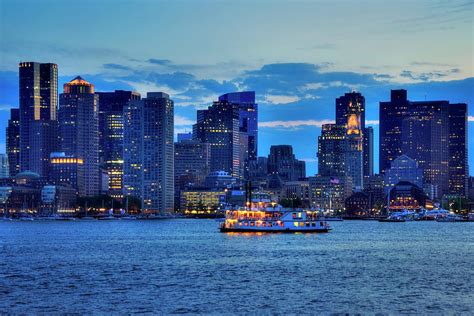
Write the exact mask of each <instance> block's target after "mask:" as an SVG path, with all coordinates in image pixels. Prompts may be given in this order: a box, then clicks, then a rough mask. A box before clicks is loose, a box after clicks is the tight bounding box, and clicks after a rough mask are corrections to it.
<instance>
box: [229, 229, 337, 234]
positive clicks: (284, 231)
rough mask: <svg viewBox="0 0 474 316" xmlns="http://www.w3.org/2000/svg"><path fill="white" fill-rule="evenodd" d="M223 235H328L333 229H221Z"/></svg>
mask: <svg viewBox="0 0 474 316" xmlns="http://www.w3.org/2000/svg"><path fill="white" fill-rule="evenodd" d="M220 230H221V233H290V234H291V233H328V232H329V231H330V230H331V228H310V229H291V228H286V229H248V228H227V227H221V228H220Z"/></svg>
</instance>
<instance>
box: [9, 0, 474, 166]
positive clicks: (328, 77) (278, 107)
mask: <svg viewBox="0 0 474 316" xmlns="http://www.w3.org/2000/svg"><path fill="white" fill-rule="evenodd" d="M385 2H386V1H371V0H362V1H349V0H346V1H340V0H335V1H278V0H276V1H255V0H254V1H224V0H222V1H151V0H150V1H120V0H119V1H97V0H96V1H89V0H83V1H76V2H69V1H59V0H58V1H51V0H43V1H22V0H14V1H13V0H0V148H1V149H0V150H4V144H3V143H4V138H5V137H4V130H5V126H6V123H7V122H6V121H7V119H8V109H9V108H11V107H16V106H17V105H18V91H17V90H18V77H17V71H18V69H17V64H18V62H19V61H21V60H22V61H25V60H33V61H40V62H55V63H57V64H58V65H59V73H60V79H59V80H60V84H61V86H62V83H64V82H66V81H68V80H70V79H72V78H73V77H74V76H76V75H81V76H83V77H84V78H85V79H87V80H89V81H90V82H92V83H94V84H95V85H96V90H98V91H108V90H113V89H133V90H137V91H139V92H141V93H145V92H146V91H165V92H168V93H169V94H170V95H171V97H172V98H173V99H174V100H175V104H176V110H175V114H176V131H185V130H190V128H191V125H192V123H193V122H194V120H195V111H196V109H198V108H203V107H205V106H207V105H209V104H210V103H211V102H212V100H215V99H216V98H217V97H218V95H220V94H223V93H226V92H230V91H237V90H255V91H256V93H257V98H258V102H259V105H260V113H259V120H260V130H259V137H260V142H259V154H260V155H265V154H267V153H268V151H269V147H270V145H272V144H291V145H293V146H294V149H295V152H296V154H297V156H298V157H299V158H301V159H305V160H306V161H307V173H308V175H312V174H314V173H316V171H317V160H316V142H317V137H318V135H319V134H320V126H321V124H322V123H324V122H329V121H331V120H333V118H334V103H335V98H336V97H338V96H340V95H342V94H344V93H345V92H348V91H350V90H353V89H355V90H358V91H360V92H361V93H362V94H363V95H364V96H365V97H366V102H367V119H368V120H369V125H372V126H374V128H375V131H376V152H377V149H378V102H379V101H384V100H388V98H389V95H390V89H398V88H405V89H407V90H408V93H409V98H410V99H412V100H424V99H427V100H435V99H447V100H450V101H451V102H467V103H468V104H469V112H470V113H471V118H470V119H471V122H470V123H469V127H470V131H469V132H470V135H469V136H470V139H474V128H473V126H474V116H472V115H474V57H473V56H474V51H473V43H474V18H473V16H474V1H472V0H460V1H422V0H419V1H390V2H388V3H385ZM60 92H61V91H60ZM469 147H470V148H469V150H470V153H471V154H470V155H469V159H470V165H471V166H474V158H473V157H474V155H473V154H472V153H473V152H474V142H472V141H471V142H470V143H469ZM375 158H376V159H375V160H376V162H377V163H376V169H378V161H377V160H378V155H377V154H376V157H375ZM473 168H474V167H472V168H471V174H473V173H474V172H473V171H472V170H473Z"/></svg>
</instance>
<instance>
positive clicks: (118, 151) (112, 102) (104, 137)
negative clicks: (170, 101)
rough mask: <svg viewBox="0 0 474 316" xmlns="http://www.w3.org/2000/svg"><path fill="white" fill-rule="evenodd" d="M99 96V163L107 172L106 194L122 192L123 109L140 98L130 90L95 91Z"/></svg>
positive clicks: (119, 194)
mask: <svg viewBox="0 0 474 316" xmlns="http://www.w3.org/2000/svg"><path fill="white" fill-rule="evenodd" d="M95 94H96V95H98V96H99V164H100V167H101V168H102V169H103V170H104V171H105V172H106V173H107V177H108V181H109V183H108V194H109V195H110V196H112V197H115V198H120V197H122V194H123V179H122V178H123V132H124V130H123V119H124V118H123V110H124V108H125V107H126V106H127V104H128V103H129V102H130V101H134V100H140V94H139V93H137V92H132V91H123V90H115V91H114V92H96V93H95Z"/></svg>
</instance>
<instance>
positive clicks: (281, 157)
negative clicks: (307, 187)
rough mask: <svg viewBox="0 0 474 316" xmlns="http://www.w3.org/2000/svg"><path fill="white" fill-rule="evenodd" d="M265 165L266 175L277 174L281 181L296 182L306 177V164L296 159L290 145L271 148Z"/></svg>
mask: <svg viewBox="0 0 474 316" xmlns="http://www.w3.org/2000/svg"><path fill="white" fill-rule="evenodd" d="M267 165H268V173H269V174H278V175H279V176H280V178H281V179H282V180H283V181H297V180H299V179H300V178H305V177H306V164H305V162H304V161H302V160H298V159H296V157H295V154H293V147H292V146H291V145H274V146H271V147H270V154H269V155H268V160H267Z"/></svg>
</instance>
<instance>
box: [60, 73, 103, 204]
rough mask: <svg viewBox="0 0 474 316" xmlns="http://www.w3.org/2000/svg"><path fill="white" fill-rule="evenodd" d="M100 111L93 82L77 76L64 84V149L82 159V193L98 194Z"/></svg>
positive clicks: (62, 114)
mask: <svg viewBox="0 0 474 316" xmlns="http://www.w3.org/2000/svg"><path fill="white" fill-rule="evenodd" d="M98 115H99V112H98V96H97V95H95V94H94V85H93V84H91V83H89V82H87V81H86V80H84V79H82V78H81V77H79V76H78V77H76V78H74V79H73V80H71V81H70V82H68V83H66V84H64V93H62V94H61V95H60V96H59V122H60V135H61V151H62V152H64V153H65V154H66V155H67V156H71V157H74V158H77V159H82V160H83V164H82V165H81V166H80V167H81V168H83V171H81V172H80V174H82V175H83V177H84V179H83V180H78V184H79V185H80V186H79V188H78V190H79V195H81V196H94V195H98V194H99V184H100V183H99V182H100V178H99V116H98Z"/></svg>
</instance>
